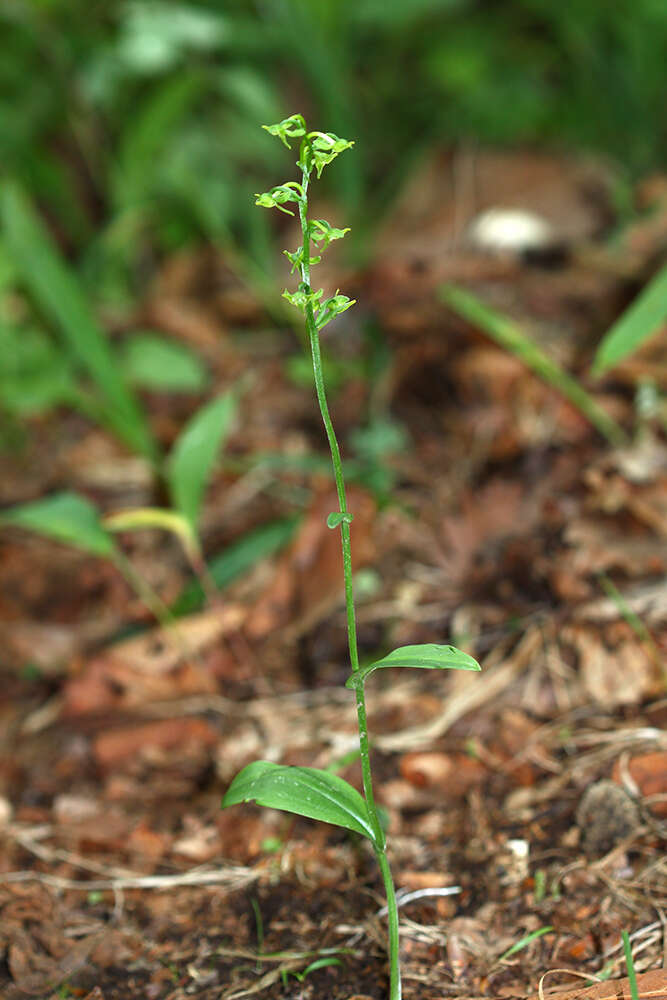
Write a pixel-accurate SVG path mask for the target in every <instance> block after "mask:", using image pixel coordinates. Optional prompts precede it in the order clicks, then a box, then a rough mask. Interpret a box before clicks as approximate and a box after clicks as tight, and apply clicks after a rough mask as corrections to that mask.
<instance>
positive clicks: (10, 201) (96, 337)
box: [0, 181, 157, 461]
mask: <svg viewBox="0 0 667 1000" xmlns="http://www.w3.org/2000/svg"><path fill="white" fill-rule="evenodd" d="M0 221H1V222H2V226H3V229H4V234H5V238H6V241H7V244H8V246H9V249H10V252H11V254H12V257H13V258H14V261H15V264H16V267H17V271H18V273H19V275H20V277H21V279H22V281H23V282H24V283H25V286H26V287H27V289H28V290H29V291H30V293H31V294H32V296H33V298H34V300H35V302H36V304H37V305H38V307H39V308H40V309H41V311H42V312H43V313H44V314H45V315H46V316H47V317H48V319H49V320H51V321H52V322H53V323H54V324H55V326H56V327H57V328H58V330H59V332H60V334H61V335H62V338H63V340H64V342H65V345H66V347H67V350H68V351H69V353H70V355H71V356H72V358H74V359H75V360H76V361H78V363H79V364H80V365H82V366H83V367H84V368H85V369H86V370H87V372H88V374H89V375H90V376H91V377H92V378H93V380H94V381H95V383H96V384H97V387H98V389H99V390H100V391H101V393H102V396H103V399H104V408H103V411H102V412H103V416H104V420H105V422H106V423H107V424H108V425H109V427H110V428H111V429H112V430H113V431H114V432H115V433H116V434H118V436H119V437H120V438H122V440H123V441H124V442H125V443H126V444H127V445H129V446H130V447H131V448H132V449H133V450H134V451H137V452H139V453H140V454H142V455H145V456H146V457H148V458H150V459H151V460H152V461H154V460H155V458H156V455H157V447H156V445H155V442H154V440H153V437H152V435H151V432H150V430H149V427H148V424H147V423H146V420H145V417H144V415H143V413H142V410H141V408H140V406H139V404H138V402H137V400H136V399H135V397H134V396H133V395H132V393H131V392H130V390H129V389H128V387H127V385H126V383H125V380H124V378H123V376H122V373H121V370H120V368H119V366H118V365H117V363H116V359H115V357H114V355H113V352H112V350H111V347H110V346H109V342H108V340H107V338H106V335H105V334H104V332H103V330H102V329H101V327H100V326H99V324H98V323H97V321H96V319H95V318H94V316H93V314H92V312H91V310H90V308H89V305H88V302H87V300H86V297H85V295H84V293H83V291H82V289H81V287H80V285H79V283H78V281H77V279H76V277H75V276H74V274H73V273H72V271H71V270H70V269H69V268H68V267H67V265H66V264H65V262H64V261H63V260H62V258H61V256H60V254H59V252H58V250H57V248H56V246H55V245H54V242H53V240H52V239H51V237H50V235H49V234H48V232H47V230H46V228H45V226H44V225H43V223H42V221H41V220H40V218H39V217H38V215H37V213H36V212H35V210H34V209H33V207H32V205H31V204H30V201H29V200H28V198H27V197H26V195H25V194H24V192H23V190H22V188H21V187H20V185H19V184H18V183H16V182H14V181H9V182H7V183H5V184H4V186H3V189H2V192H1V193H0Z"/></svg>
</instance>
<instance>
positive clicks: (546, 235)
mask: <svg viewBox="0 0 667 1000" xmlns="http://www.w3.org/2000/svg"><path fill="white" fill-rule="evenodd" d="M467 235H468V239H469V241H470V242H471V243H472V244H473V245H474V246H476V247H477V248H478V249H479V250H484V251H486V252H487V253H512V254H521V253H526V252H529V251H531V250H545V249H548V248H549V247H553V246H554V245H555V244H556V243H557V238H556V233H555V231H554V228H553V226H552V225H551V223H550V222H548V221H547V220H546V219H544V218H542V216H540V215H536V214H535V213H534V212H527V211H525V210H524V209H521V208H489V209H487V210H486V211H485V212H482V213H481V214H480V215H478V216H476V218H475V219H473V221H472V222H471V223H470V225H469V227H468V232H467Z"/></svg>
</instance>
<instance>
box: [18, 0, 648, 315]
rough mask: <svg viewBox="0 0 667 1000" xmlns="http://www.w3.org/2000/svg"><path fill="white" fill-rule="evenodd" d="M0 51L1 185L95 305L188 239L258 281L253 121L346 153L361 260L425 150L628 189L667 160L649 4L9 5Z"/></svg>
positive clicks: (294, 0) (262, 223) (282, 1)
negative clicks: (535, 152) (495, 147)
mask: <svg viewBox="0 0 667 1000" xmlns="http://www.w3.org/2000/svg"><path fill="white" fill-rule="evenodd" d="M0 36H1V37H2V41H3V45H2V50H3V56H2V60H0V119H1V121H2V128H1V129H0V164H1V166H0V171H2V173H3V174H5V175H11V176H13V177H14V178H18V179H20V183H21V184H22V186H23V188H24V189H25V190H26V191H27V193H28V194H29V195H30V197H31V198H32V199H33V201H34V202H35V203H36V204H37V205H38V206H39V208H40V210H41V211H42V212H43V213H44V214H45V215H46V217H47V219H48V221H49V223H50V224H51V226H52V228H53V229H54V230H55V232H56V234H57V236H58V239H59V241H60V243H61V246H62V247H63V249H64V250H65V251H66V253H67V254H68V255H69V256H70V258H72V259H74V260H75V261H76V264H77V268H78V270H79V274H80V276H81V278H82V280H83V281H84V284H85V286H86V287H87V288H88V290H89V291H90V292H91V293H92V294H94V296H95V299H96V301H97V302H100V301H109V300H111V301H114V302H118V301H122V300H123V299H127V298H128V297H131V296H132V295H134V294H136V292H137V289H138V288H139V287H140V285H141V283H142V281H143V280H144V279H145V278H146V276H147V275H149V274H150V273H151V271H152V269H153V267H154V265H155V262H156V261H157V260H159V258H160V256H162V255H164V254H166V253H169V252H170V251H172V250H174V249H176V248H179V247H182V246H183V245H186V244H188V243H190V242H195V241H200V242H201V241H202V240H205V241H212V242H214V243H216V244H217V245H219V246H221V247H223V248H225V247H226V248H227V249H228V250H229V251H230V252H231V251H233V250H235V252H236V253H237V254H238V253H242V254H243V255H244V258H245V261H244V266H248V267H252V266H254V267H256V269H257V272H256V273H257V274H261V273H266V272H269V271H270V270H271V269H272V263H271V262H272V261H274V260H275V255H274V251H273V247H272V241H271V231H270V226H271V224H272V221H273V220H272V218H271V213H265V212H258V211H257V210H255V209H254V208H253V198H252V195H253V193H254V192H255V191H258V190H263V189H264V188H265V187H266V186H267V185H271V184H273V183H275V182H277V181H279V180H282V179H283V178H282V175H283V173H284V172H285V164H286V153H285V151H284V150H283V149H282V148H281V147H280V145H279V144H278V143H276V142H275V140H273V139H272V138H271V137H269V136H268V135H266V134H265V133H264V132H262V131H261V129H259V128H258V125H259V124H260V123H267V122H272V121H276V120H278V119H279V118H281V117H283V116H284V115H285V114H288V113H291V112H292V111H294V110H296V109H298V110H302V111H303V112H304V113H305V114H306V116H307V117H308V119H309V121H311V122H312V123H313V125H314V126H319V127H326V128H327V129H329V130H332V131H334V132H336V133H338V134H339V135H342V136H344V137H346V138H348V137H349V138H354V139H356V140H357V146H356V150H355V155H354V156H350V157H347V158H342V159H341V163H340V167H339V168H338V169H337V170H336V171H332V172H331V176H330V178H329V179H328V183H330V184H331V185H333V188H334V190H333V193H334V194H335V196H336V198H337V200H338V201H339V202H341V214H342V215H343V217H344V218H345V220H346V222H349V223H350V225H351V226H352V227H353V238H354V234H355V233H356V238H357V240H358V243H357V248H359V247H360V245H361V244H362V243H363V238H364V234H368V233H370V232H372V230H373V227H374V225H375V224H376V223H377V221H378V219H379V218H381V216H382V214H383V213H384V212H385V211H386V210H387V208H388V206H390V205H391V202H392V197H393V196H394V195H395V193H396V191H397V190H398V188H399V186H400V184H401V181H402V179H403V178H404V177H405V176H406V174H407V173H408V172H409V171H410V169H411V166H412V165H414V163H415V161H416V160H417V159H418V158H419V157H420V156H421V155H422V154H424V153H425V152H427V151H428V150H429V149H430V148H432V147H434V146H435V145H442V144H446V143H452V142H462V141H471V140H472V141H475V142H477V143H479V144H517V143H523V144H531V145H536V144H539V145H540V146H542V147H544V146H547V147H549V146H550V147H553V148H557V149H575V150H576V151H577V152H582V151H584V152H585V151H594V152H595V153H598V154H602V155H604V156H608V157H610V158H611V159H612V160H613V161H615V162H616V163H617V164H618V165H619V167H620V168H621V170H622V172H624V173H625V174H626V175H627V176H628V177H633V176H636V175H638V174H640V173H642V172H646V171H650V170H651V169H652V168H655V167H656V166H657V165H658V164H660V163H664V159H665V153H666V152H667V116H666V115H665V104H664V101H665V61H664V58H665V52H666V51H667V4H665V2H664V0H615V2H614V3H600V2H599V0H505V2H503V3H502V4H500V3H497V2H496V0H401V2H400V3H398V2H397V3H390V2H387V0H255V2H252V0H226V2H224V3H223V2H222V0H198V2H182V3H168V2H164V0H127V2H114V3H109V2H108V0H5V2H4V3H3V4H2V7H1V8H0ZM353 247H354V244H353ZM1 264H2V260H1V254H0V265H1Z"/></svg>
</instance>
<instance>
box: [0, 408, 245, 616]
mask: <svg viewBox="0 0 667 1000" xmlns="http://www.w3.org/2000/svg"><path fill="white" fill-rule="evenodd" d="M237 409H238V390H234V389H232V390H230V391H229V392H226V393H223V394H222V395H220V396H217V397H216V398H214V399H212V400H210V401H209V402H208V403H206V404H204V406H202V407H201V408H200V409H199V410H198V411H197V412H196V413H195V414H194V416H193V417H192V418H191V419H190V421H189V422H188V423H187V424H186V426H185V427H184V428H183V430H182V431H181V434H180V435H179V437H178V438H177V440H176V442H175V444H174V446H173V448H172V450H171V454H170V455H169V457H168V459H167V462H166V469H167V472H166V480H167V487H168V491H169V498H170V501H171V507H170V508H159V507H140V508H131V509H128V510H122V511H117V512H114V513H113V514H109V515H107V516H106V517H102V516H101V515H100V513H99V511H98V510H97V508H96V507H95V506H94V505H93V504H92V503H91V502H90V501H89V500H88V499H87V498H86V497H83V496H81V495H79V494H77V493H71V492H65V493H56V494H53V495H52V496H50V497H46V498H44V499H42V500H36V501H31V502H29V503H24V504H18V505H16V506H14V507H12V508H9V509H8V510H5V511H3V512H2V513H1V514H0V526H2V525H5V526H10V525H13V526H15V527H20V528H24V529H27V530H28V531H34V532H37V533H38V534H41V535H45V536H47V537H50V538H53V539H55V540H57V541H59V542H63V543H64V544H67V545H73V546H75V547H76V548H80V549H83V550H84V551H85V552H89V553H91V554H92V555H96V556H101V557H103V558H108V559H111V560H112V561H113V562H114V563H115V565H116V566H117V568H118V569H119V570H120V571H121V573H122V574H123V576H124V577H125V578H126V580H127V581H128V582H129V583H130V584H131V586H132V587H133V589H134V590H135V591H136V592H137V593H138V594H139V596H140V597H141V599H142V600H143V601H144V603H145V604H146V605H147V606H148V607H149V609H150V610H151V611H152V612H153V613H154V614H155V615H156V617H157V618H158V620H159V621H160V622H161V623H163V624H164V623H165V622H167V621H169V620H171V618H172V617H173V611H170V610H169V609H167V608H166V607H165V606H164V604H163V602H162V601H161V600H160V599H159V598H158V597H157V595H156V594H154V593H153V592H152V590H151V588H150V587H149V586H148V584H147V583H146V582H145V581H143V580H141V578H140V577H139V576H138V574H137V573H136V571H134V570H133V568H132V566H131V564H130V563H129V561H128V560H127V558H126V557H125V555H124V554H123V552H122V550H121V549H120V548H119V547H118V545H117V544H116V542H115V541H114V538H113V534H114V533H119V532H130V531H139V530H144V529H147V528H152V529H157V530H162V531H168V532H170V533H172V534H174V535H175V536H176V537H177V538H178V539H179V541H180V543H181V544H182V546H183V550H184V552H185V555H186V557H187V559H188V561H189V563H190V566H191V567H192V570H193V571H194V573H195V576H196V578H197V580H198V581H199V586H200V587H201V591H202V592H203V593H204V594H205V595H206V596H207V597H208V599H209V600H211V601H212V600H214V599H215V597H216V594H217V584H216V580H215V578H214V577H213V576H212V575H211V572H210V570H209V568H208V566H207V564H206V561H205V558H204V553H203V550H202V545H201V540H200V532H199V521H200V517H201V508H202V503H203V499H204V492H205V489H206V486H207V484H208V483H209V481H210V479H211V476H212V474H213V471H214V469H215V465H216V461H217V459H218V455H219V452H220V449H221V448H222V447H223V445H224V442H225V440H226V439H227V437H228V436H229V433H230V431H231V429H232V426H233V424H234V422H235V420H236V416H237ZM258 555H261V547H255V549H253V556H258ZM189 600H190V601H191V598H190V599H189ZM196 603H197V601H196V598H195V604H196Z"/></svg>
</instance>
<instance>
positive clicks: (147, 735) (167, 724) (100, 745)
mask: <svg viewBox="0 0 667 1000" xmlns="http://www.w3.org/2000/svg"><path fill="white" fill-rule="evenodd" d="M219 738H220V737H219V733H218V732H217V731H216V730H215V729H214V728H213V726H211V725H209V723H208V722H204V720H203V719H193V718H181V719H178V718H177V719H162V720H160V721H159V722H147V723H144V724H143V725H139V726H136V725H135V726H124V727H122V728H119V729H112V730H109V731H107V732H105V733H101V734H100V735H99V736H98V737H97V738H96V739H95V741H94V744H93V754H94V756H95V760H96V761H97V763H98V764H99V765H100V767H102V768H104V769H111V768H112V767H114V766H115V765H116V764H118V763H120V762H122V761H124V760H127V759H128V758H134V757H135V756H136V755H137V754H139V755H140V754H145V753H147V752H150V750H151V749H160V750H172V749H174V748H175V747H184V746H189V747H197V748H204V747H214V746H215V745H216V744H217V743H218V741H219Z"/></svg>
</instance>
